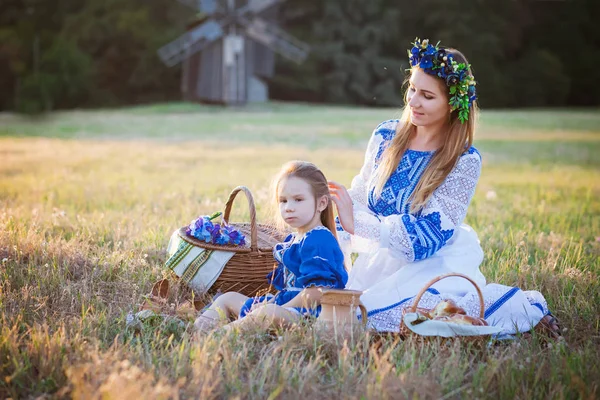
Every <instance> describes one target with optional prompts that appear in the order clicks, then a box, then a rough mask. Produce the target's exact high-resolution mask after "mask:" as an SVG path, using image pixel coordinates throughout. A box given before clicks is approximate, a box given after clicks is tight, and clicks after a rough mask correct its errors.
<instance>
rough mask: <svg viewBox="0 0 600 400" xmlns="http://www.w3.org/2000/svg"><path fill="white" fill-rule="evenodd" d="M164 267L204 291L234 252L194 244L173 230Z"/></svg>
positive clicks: (193, 287)
mask: <svg viewBox="0 0 600 400" xmlns="http://www.w3.org/2000/svg"><path fill="white" fill-rule="evenodd" d="M167 253H168V256H169V258H168V259H167V262H166V267H167V268H169V269H171V270H173V272H175V274H176V275H177V276H178V277H180V278H181V279H182V280H183V281H184V282H185V283H186V284H187V285H188V286H190V287H191V288H192V289H194V290H195V291H196V292H198V293H204V292H206V291H207V290H208V289H210V288H211V286H212V285H213V284H214V283H215V281H216V280H217V278H218V277H219V275H221V272H223V268H225V264H227V262H228V261H229V260H230V259H231V257H233V255H234V254H235V253H234V252H232V251H222V250H208V249H203V248H201V247H197V246H194V245H193V244H191V243H188V242H186V241H185V240H183V239H182V238H181V236H179V229H178V230H176V231H175V232H173V234H172V235H171V239H170V240H169V245H168V246H167Z"/></svg>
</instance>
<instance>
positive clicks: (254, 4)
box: [247, 0, 284, 14]
mask: <svg viewBox="0 0 600 400" xmlns="http://www.w3.org/2000/svg"><path fill="white" fill-rule="evenodd" d="M283 1H284V0H248V5H247V8H248V11H250V12H252V13H254V14H259V13H261V12H263V11H264V10H266V9H267V8H269V7H272V6H274V5H275V4H278V3H282V2H283Z"/></svg>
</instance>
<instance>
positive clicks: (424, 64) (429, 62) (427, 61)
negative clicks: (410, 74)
mask: <svg viewBox="0 0 600 400" xmlns="http://www.w3.org/2000/svg"><path fill="white" fill-rule="evenodd" d="M419 67H420V68H421V69H424V70H428V69H431V68H432V67H433V59H432V58H431V56H424V57H423V58H422V59H421V62H420V63H419Z"/></svg>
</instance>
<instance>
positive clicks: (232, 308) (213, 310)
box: [194, 292, 248, 331]
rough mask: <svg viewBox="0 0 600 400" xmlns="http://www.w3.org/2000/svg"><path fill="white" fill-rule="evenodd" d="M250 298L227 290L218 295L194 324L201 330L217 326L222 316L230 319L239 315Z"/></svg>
mask: <svg viewBox="0 0 600 400" xmlns="http://www.w3.org/2000/svg"><path fill="white" fill-rule="evenodd" d="M246 300H248V297H247V296H244V295H243V294H240V293H236V292H227V293H224V294H222V295H220V296H219V297H217V298H216V299H215V300H214V301H213V302H212V304H211V305H210V306H209V307H208V308H207V309H206V310H205V311H204V312H203V313H202V314H201V315H200V316H199V317H198V318H197V319H196V321H195V322H194V326H195V327H196V329H198V330H201V331H206V330H210V329H212V328H215V327H216V325H217V324H218V323H219V320H220V319H222V318H224V317H225V318H227V321H230V318H231V316H234V317H235V318H237V317H238V315H239V313H240V309H241V308H242V306H243V305H244V303H245V302H246Z"/></svg>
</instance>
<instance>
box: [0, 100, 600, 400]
mask: <svg viewBox="0 0 600 400" xmlns="http://www.w3.org/2000/svg"><path fill="white" fill-rule="evenodd" d="M336 110H337V111H336ZM253 112H254V113H255V114H257V115H255V116H254V117H253V118H251V119H247V120H245V121H242V122H240V121H237V122H236V124H239V127H240V132H242V133H240V132H237V133H236V134H235V135H234V136H233V139H232V140H231V141H230V143H229V144H228V145H227V146H225V145H223V144H220V143H216V141H215V138H214V137H212V136H211V135H208V134H206V135H205V137H202V138H197V139H191V137H189V136H188V137H183V136H178V140H177V141H175V142H168V141H167V138H168V137H169V135H170V129H171V128H172V125H171V124H173V123H175V122H173V121H175V120H176V119H177V118H183V117H185V118H190V119H194V120H195V121H200V122H201V121H204V118H205V117H206V118H212V119H210V121H213V122H214V121H215V120H216V119H215V118H216V117H215V116H210V117H207V116H206V115H205V114H191V115H187V114H185V115H183V117H182V115H180V114H177V113H176V111H175V110H167V111H165V110H162V111H160V110H159V111H151V110H146V111H144V110H141V111H140V110H137V111H136V110H133V111H130V115H129V118H128V117H127V113H126V112H120V113H118V117H115V116H111V115H112V114H111V113H105V112H99V113H97V114H94V113H93V112H87V113H83V114H84V115H83V116H81V113H77V112H75V113H61V114H57V115H54V116H53V117H52V118H51V121H52V122H43V121H42V122H40V121H38V122H35V123H34V122H28V123H30V124H32V126H33V125H35V129H36V133H35V134H34V135H33V136H34V137H29V138H24V137H22V138H16V137H11V136H8V137H5V138H1V139H0V398H6V397H12V398H34V397H42V398H47V397H58V398H62V397H74V398H86V399H87V398H102V399H112V398H114V399H120V398H165V399H166V398H190V397H200V398H226V397H227V398H268V399H275V398H300V397H302V398H317V399H318V398H332V397H333V398H357V399H359V398H369V399H370V398H382V399H383V398H414V397H418V398H465V397H469V398H595V397H596V396H597V395H598V393H599V391H598V385H599V383H600V370H599V367H598V365H597V360H598V359H600V350H599V348H600V346H599V344H600V333H599V332H600V329H599V328H600V317H599V315H598V308H599V304H600V294H599V293H600V290H599V289H600V283H599V281H598V278H599V275H600V273H599V272H600V262H599V255H600V203H599V202H598V198H599V196H600V171H599V169H598V167H599V166H600V159H599V158H598V156H597V154H600V153H599V152H598V150H600V146H599V145H600V129H597V130H593V129H589V126H588V125H586V126H584V127H583V128H582V129H579V128H578V127H577V126H572V124H571V125H569V124H568V123H565V124H563V125H564V129H567V130H570V131H571V132H574V133H573V134H569V135H560V134H558V133H556V131H552V132H554V133H552V135H551V136H547V135H545V134H544V132H545V129H547V128H546V127H542V128H540V129H538V130H536V129H532V128H531V127H527V128H526V129H523V130H520V131H519V130H518V129H517V128H515V127H514V126H513V125H511V124H510V123H507V126H509V127H510V129H508V131H510V132H507V133H506V134H503V133H502V125H500V123H498V124H496V125H495V122H494V121H496V119H497V118H498V115H497V114H495V113H491V114H490V115H488V117H487V121H488V122H489V123H488V125H485V124H484V126H482V132H484V134H483V135H482V136H483V137H482V138H481V140H480V142H479V143H478V145H479V147H480V148H481V149H483V153H484V160H485V163H484V172H483V176H482V179H481V181H480V184H479V186H478V189H477V193H476V195H475V198H474V200H473V203H472V205H471V208H470V211H469V215H468V216H467V222H468V223H470V224H471V225H473V226H474V228H475V229H476V230H477V231H478V233H479V235H480V239H481V240H482V244H483V247H484V250H485V252H486V258H485V261H484V264H483V266H482V269H483V272H484V273H485V275H486V276H487V277H488V278H489V280H490V281H497V282H500V283H504V284H507V285H521V286H522V287H524V288H527V289H534V290H540V291H541V292H543V293H544V295H545V296H546V298H547V300H548V302H549V304H550V307H551V309H552V310H553V311H554V312H555V314H557V316H558V317H559V318H560V320H561V323H562V325H563V327H564V328H565V332H564V334H565V337H566V341H567V344H568V346H556V345H554V346H550V347H547V346H544V345H542V344H541V343H539V342H538V340H537V339H534V340H532V341H518V342H512V343H496V344H493V345H491V346H489V347H477V346H473V345H469V344H465V343H460V342H432V343H429V344H425V345H423V344H420V343H417V342H415V341H412V340H409V341H406V342H398V341H397V340H396V339H395V338H394V337H382V338H376V337H370V336H367V335H358V336H357V337H355V338H354V340H353V341H350V342H346V343H344V342H340V341H336V340H335V338H331V337H329V336H328V335H325V334H323V333H322V332H319V331H318V330H314V329H313V328H311V327H307V326H301V327H298V328H297V329H293V330H290V331H286V332H279V334H278V335H267V334H266V333H264V332H259V331H255V332H249V333H246V334H244V335H236V334H229V335H225V334H222V333H219V332H217V333H215V334H212V335H208V336H204V337H200V338H196V339H194V338H193V337H192V336H191V334H190V331H189V328H186V327H182V326H179V325H177V324H175V323H171V322H168V321H164V322H162V323H161V322H157V323H156V324H155V325H149V326H145V327H144V329H142V331H141V332H140V333H139V334H135V333H134V332H133V331H130V330H128V329H126V327H125V315H126V314H127V312H129V311H131V310H135V309H136V308H137V305H138V304H139V303H141V301H142V300H143V295H144V294H145V293H148V291H149V289H150V287H151V285H152V282H154V281H156V280H158V279H159V278H160V277H162V276H168V274H167V273H166V272H165V271H164V269H163V263H164V261H165V248H166V243H167V241H168V237H169V235H170V233H171V232H172V231H173V230H174V229H175V228H177V227H178V226H180V225H182V224H184V223H186V222H187V221H189V220H190V219H192V218H193V217H195V216H196V215H198V214H204V213H211V212H213V211H216V210H219V209H221V208H222V206H223V205H224V202H225V199H226V197H227V194H228V193H229V191H230V190H231V189H232V188H233V187H234V186H236V185H238V184H244V185H246V186H248V187H250V188H251V189H252V191H253V193H254V195H255V200H256V202H257V204H258V206H259V216H260V218H261V219H264V218H265V217H266V212H267V211H266V205H267V204H266V203H267V201H268V194H267V192H266V190H265V189H264V188H266V187H267V186H268V185H267V184H268V182H269V179H270V177H271V176H272V174H273V173H275V172H276V171H277V170H278V168H279V166H280V165H281V164H282V163H283V162H285V161H287V160H289V159H292V158H300V159H307V160H310V161H313V162H315V163H317V165H319V166H321V167H322V168H323V170H324V171H325V172H326V174H327V175H328V176H329V177H330V178H332V179H335V180H338V181H341V182H344V183H349V182H350V180H351V178H352V176H353V175H354V174H355V173H356V172H357V171H358V170H359V168H360V165H361V163H362V157H363V149H362V148H361V147H362V145H363V144H364V141H365V140H366V137H367V136H368V134H369V130H370V128H369V129H366V128H365V129H363V127H366V126H369V127H372V126H373V124H376V123H377V119H372V118H373V117H374V116H377V118H379V114H377V113H382V112H381V111H377V112H375V111H368V112H367V111H362V110H352V109H333V108H332V109H325V110H320V109H319V108H314V109H313V108H309V107H299V108H298V109H293V110H286V109H283V110H280V111H278V112H276V113H274V112H273V111H272V110H271V111H269V112H268V113H262V114H261V112H260V111H253ZM335 112H338V114H336V115H345V116H347V118H348V121H349V122H347V124H350V125H351V126H355V127H356V128H351V127H349V126H350V125H343V126H344V127H345V128H343V129H342V128H339V129H338V128H335V123H334V122H333V121H330V120H329V119H328V118H331V117H330V116H328V113H335ZM361 113H363V114H361ZM234 114H235V113H234ZM355 114H357V115H358V116H356V115H355ZM353 115H355V116H354V117H353ZM506 115H507V117H506V120H507V121H510V115H511V114H510V113H506ZM228 116H229V114H225V113H223V112H220V116H219V118H221V119H223V118H227V117H228ZM388 117H389V116H388ZM518 117H519V118H522V115H520V114H519V115H518ZM78 118H79V119H78ZM146 118H149V119H151V120H152V124H153V126H152V132H153V135H152V136H154V137H156V138H157V140H148V139H142V138H139V137H136V138H129V139H127V140H124V139H123V138H122V137H116V134H115V133H114V132H112V131H107V130H104V129H105V127H107V126H108V127H111V129H112V128H114V127H116V126H119V125H122V126H123V127H124V128H123V129H124V131H126V132H129V131H132V130H133V129H134V127H133V126H132V125H134V124H133V122H136V121H139V122H141V121H142V120H143V119H146ZM231 118H232V119H236V118H237V119H240V118H239V115H237V114H235V115H233V116H232V117H231ZM286 118H287V119H289V120H291V121H301V120H303V119H304V120H311V121H316V122H311V123H308V124H307V125H306V126H303V125H302V124H296V125H295V127H294V128H293V129H290V130H289V131H286V132H281V131H278V133H277V134H276V135H274V136H272V135H271V134H272V133H273V132H274V128H273V127H272V126H271V125H270V124H271V123H272V120H273V119H276V120H277V121H278V122H277V124H281V123H282V122H281V121H286ZM361 118H362V119H361ZM384 118H386V117H382V118H381V119H384ZM594 118H596V116H595V114H593V115H591V116H589V118H588V120H589V119H594ZM91 120H93V121H96V122H94V123H96V124H98V125H92V126H95V127H96V128H95V129H96V131H94V132H97V136H94V135H92V134H87V133H85V132H84V133H81V132H80V133H79V134H77V132H75V133H74V136H83V137H85V139H73V138H71V139H59V138H46V137H43V136H44V135H43V132H44V130H45V129H48V131H49V134H48V136H50V137H55V136H57V135H54V134H53V133H52V132H57V131H61V130H63V129H66V128H65V127H66V126H73V125H77V124H79V125H81V126H84V125H85V124H89V123H91V122H90V121H91ZM15 121H17V122H15ZM61 121H66V122H65V124H66V125H64V124H63V125H61V124H62V123H63V122H61ZM74 121H75V122H76V123H77V124H76V123H75V122H74ZM485 121H486V119H485V118H484V119H483V122H484V123H485ZM317 122H319V123H321V124H322V125H323V124H328V125H327V126H326V125H323V126H320V127H319V128H318V129H319V130H318V132H319V133H322V132H325V130H327V131H328V132H329V133H328V134H324V136H323V137H321V136H319V135H316V136H315V132H314V131H313V128H314V127H315V126H317ZM0 124H3V125H0V130H3V131H5V132H7V131H8V132H13V133H14V132H17V131H19V129H21V128H19V127H20V126H24V125H23V124H24V122H23V121H22V120H20V119H15V117H10V116H3V117H2V118H0ZM190 124H191V122H190ZM563 125H561V126H563ZM277 126H279V125H277ZM32 129H33V128H32ZM203 129H208V128H203ZM315 129H316V128H315ZM353 129H355V130H356V131H355V130H353ZM561 129H562V128H561ZM358 130H360V131H361V132H360V134H361V135H362V136H361V138H360V140H359V139H358V137H359V136H358V133H357V131H358ZM91 131H93V129H91V128H90V129H89V130H88V131H86V132H91ZM265 132H266V133H265ZM561 132H562V131H561ZM17 133H18V132H17ZM17 133H14V134H15V135H16V134H17ZM28 135H29V134H28ZM236 135H237V136H236ZM242 135H249V136H250V137H242ZM327 135H329V136H327ZM502 135H504V136H503V137H502V138H501V140H500V141H501V142H502V143H503V144H498V143H499V142H497V140H499V139H498V137H499V136H502ZM304 136H306V137H308V138H309V139H307V141H306V143H304V142H303V139H302V138H303V137H304ZM517 136H518V137H519V140H518V141H517V142H513V141H512V138H514V137H517ZM132 137H133V136H132ZM234 139H235V140H234ZM242 139H243V140H242ZM272 140H273V141H272ZM336 140H339V141H340V143H343V144H344V145H343V146H342V147H337V146H335V144H334V143H335V141H336ZM315 143H316V145H315ZM580 146H584V147H585V149H586V151H587V153H578V151H579V149H581V147H580ZM523 154H525V155H528V157H526V158H525V159H523V158H521V155H523ZM578 154H579V155H580V154H584V157H583V158H581V157H578ZM586 154H587V155H586ZM586 157H587V158H586ZM234 217H235V219H238V220H243V219H245V218H247V210H246V205H245V204H244V202H243V201H240V202H239V203H237V202H236V205H235V207H234ZM179 297H181V296H179ZM179 297H177V296H175V297H174V298H173V299H172V300H173V301H174V302H177V301H178V300H179Z"/></svg>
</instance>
